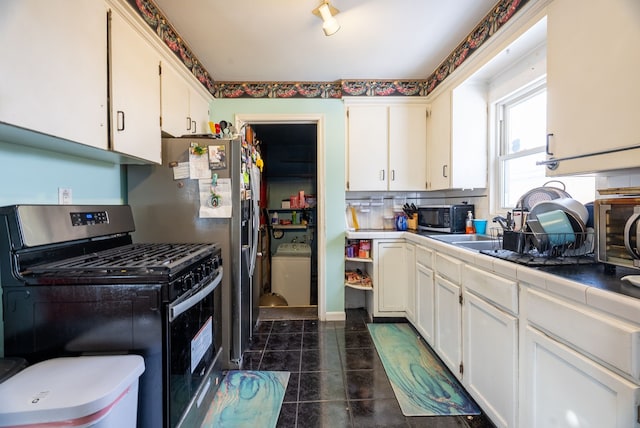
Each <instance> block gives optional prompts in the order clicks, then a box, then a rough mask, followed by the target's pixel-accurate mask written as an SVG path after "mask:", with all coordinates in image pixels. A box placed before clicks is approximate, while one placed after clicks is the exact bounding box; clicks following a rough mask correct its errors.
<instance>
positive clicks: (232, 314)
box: [127, 137, 260, 369]
mask: <svg viewBox="0 0 640 428" xmlns="http://www.w3.org/2000/svg"><path fill="white" fill-rule="evenodd" d="M255 150H256V149H255V148H254V147H251V146H250V145H248V144H246V143H244V142H243V141H242V140H241V139H234V140H228V139H215V138H207V137H197V138H190V137H181V138H165V139H163V140H162V165H128V166H127V188H128V201H127V203H128V204H129V205H131V208H132V210H133V217H134V222H135V228H136V230H135V232H134V234H133V239H134V242H152V243H153V242H166V243H183V242H213V243H217V244H219V245H220V247H221V250H222V257H223V269H224V274H223V282H222V286H223V288H222V300H223V305H222V306H223V309H222V346H223V355H225V356H227V357H226V358H224V360H223V366H226V368H229V369H233V368H241V367H242V353H243V352H244V351H245V350H246V349H247V348H248V346H249V344H250V340H251V336H252V333H253V328H254V327H255V325H256V323H257V320H258V314H259V306H258V302H259V298H260V289H259V287H260V285H259V284H258V283H257V281H256V282H255V284H254V281H253V271H254V268H255V262H256V253H257V245H258V228H259V224H260V218H259V206H258V198H259V196H260V183H259V181H260V172H259V169H258V168H257V167H256V166H255V165H254V162H255V155H256V153H255ZM214 151H215V156H213V155H212V154H213V152H214ZM201 156H207V158H208V162H209V166H208V168H209V169H210V174H211V177H210V178H208V179H207V178H198V177H202V176H203V174H204V175H205V177H206V169H207V166H206V164H205V163H203V162H200V160H201V159H202V158H201ZM197 164H198V165H197ZM203 165H204V166H203ZM207 183H210V185H209V187H207V186H208V184H207ZM218 183H222V184H218ZM208 188H210V189H211V191H210V193H207V191H208V190H207V189H208ZM218 188H222V191H220V192H218V191H217V190H215V189H218ZM203 189H204V190H203ZM214 190H215V191H214ZM220 211H222V215H221V216H217V215H220V214H218V213H219V212H220ZM210 215H212V216H210Z"/></svg>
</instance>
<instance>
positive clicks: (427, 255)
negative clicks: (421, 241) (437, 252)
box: [416, 245, 433, 268]
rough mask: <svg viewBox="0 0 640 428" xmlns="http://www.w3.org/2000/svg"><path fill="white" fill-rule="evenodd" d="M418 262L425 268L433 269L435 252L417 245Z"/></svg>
mask: <svg viewBox="0 0 640 428" xmlns="http://www.w3.org/2000/svg"><path fill="white" fill-rule="evenodd" d="M416 262H418V263H420V264H421V265H422V266H424V267H428V268H431V267H433V251H431V250H429V249H428V248H425V247H423V246H421V245H416Z"/></svg>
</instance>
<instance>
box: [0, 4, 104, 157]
mask: <svg viewBox="0 0 640 428" xmlns="http://www.w3.org/2000/svg"><path fill="white" fill-rule="evenodd" d="M0 17H1V18H0V21H2V23H1V24H0V39H1V40H2V43H0V57H1V58H2V60H0V76H2V78H1V79H0V122H5V123H9V124H12V125H16V126H19V127H22V128H26V129H32V130H35V131H38V132H42V133H45V134H49V135H53V136H56V137H60V138H64V139H67V140H70V141H75V142H78V143H82V144H86V145H89V146H93V147H98V148H101V149H106V148H107V145H108V134H107V132H108V127H107V119H108V109H107V21H106V7H105V5H104V3H103V2H101V1H84V0H69V1H63V2H52V1H39V0H2V1H0Z"/></svg>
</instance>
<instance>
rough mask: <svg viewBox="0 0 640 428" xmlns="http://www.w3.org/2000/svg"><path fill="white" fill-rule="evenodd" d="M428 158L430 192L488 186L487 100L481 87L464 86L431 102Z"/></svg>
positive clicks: (466, 84)
mask: <svg viewBox="0 0 640 428" xmlns="http://www.w3.org/2000/svg"><path fill="white" fill-rule="evenodd" d="M427 159H428V165H429V167H428V188H429V190H446V189H473V188H484V187H486V186H487V101H486V92H485V88H484V86H483V85H482V84H472V83H464V84H462V85H460V86H458V87H456V88H454V89H453V90H445V91H444V92H442V93H441V94H439V95H438V96H437V97H436V98H434V99H433V100H432V102H431V113H430V115H429V120H428V122H427Z"/></svg>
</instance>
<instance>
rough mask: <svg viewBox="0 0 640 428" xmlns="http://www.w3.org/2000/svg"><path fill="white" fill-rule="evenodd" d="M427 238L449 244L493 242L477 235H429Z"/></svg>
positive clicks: (488, 238) (486, 237) (491, 239)
mask: <svg viewBox="0 0 640 428" xmlns="http://www.w3.org/2000/svg"><path fill="white" fill-rule="evenodd" d="M429 238H433V239H437V240H439V241H444V242H451V243H458V242H484V241H494V239H493V238H491V237H490V236H488V235H478V234H469V235H466V234H459V235H429Z"/></svg>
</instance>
